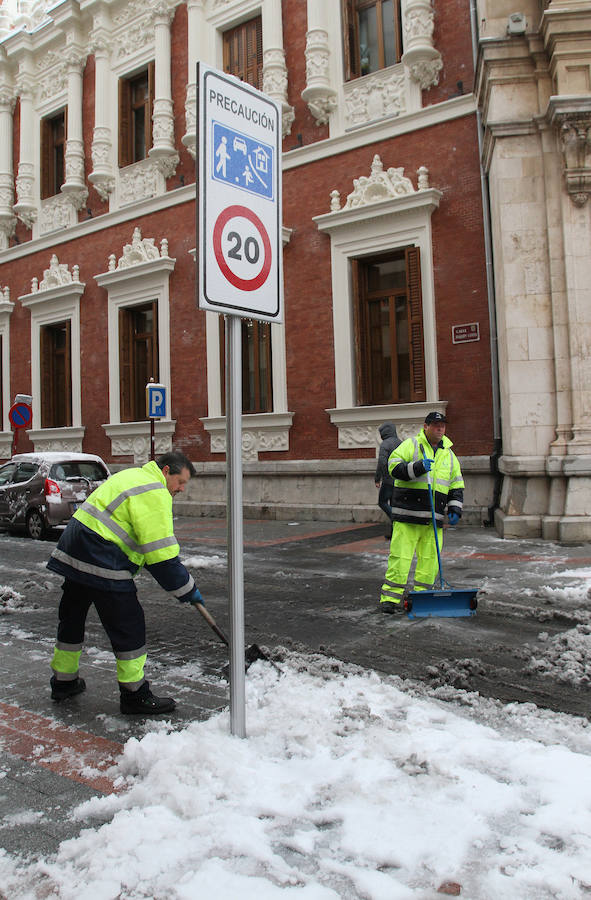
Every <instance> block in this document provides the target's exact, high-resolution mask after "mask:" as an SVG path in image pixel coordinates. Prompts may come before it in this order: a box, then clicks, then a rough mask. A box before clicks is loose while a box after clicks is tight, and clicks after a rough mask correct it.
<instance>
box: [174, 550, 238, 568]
mask: <svg viewBox="0 0 591 900" xmlns="http://www.w3.org/2000/svg"><path fill="white" fill-rule="evenodd" d="M181 562H182V563H183V565H184V566H186V567H187V569H222V568H223V569H225V568H226V566H227V565H228V558H227V556H226V554H225V553H224V554H223V555H222V556H218V555H215V554H214V555H213V556H186V557H183V558H182V559H181Z"/></svg>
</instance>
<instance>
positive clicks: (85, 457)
mask: <svg viewBox="0 0 591 900" xmlns="http://www.w3.org/2000/svg"><path fill="white" fill-rule="evenodd" d="M28 460H30V461H31V462H49V463H54V462H90V461H92V462H99V463H102V465H103V466H104V467H105V468H106V469H108V468H109V467H108V466H107V464H106V462H105V461H104V459H102V458H101V457H100V456H96V455H95V454H94V453H69V452H68V451H67V450H48V451H47V452H46V453H15V455H14V456H13V457H12V458H11V459H9V460H7V462H27V461H28Z"/></svg>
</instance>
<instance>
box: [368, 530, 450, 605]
mask: <svg viewBox="0 0 591 900" xmlns="http://www.w3.org/2000/svg"><path fill="white" fill-rule="evenodd" d="M437 540H438V541H439V550H440V551H441V549H442V547H443V528H438V529H437ZM415 553H416V555H417V565H416V569H415V577H414V589H415V591H427V590H430V589H431V588H432V587H433V582H434V581H435V578H436V577H437V574H438V572H439V564H438V562H437V549H436V547H435V537H434V535H433V526H432V525H431V524H429V525H411V524H410V523H408V522H394V527H393V528H392V540H391V541H390V555H389V557H388V568H387V569H386V577H385V580H384V583H383V585H382V591H381V596H380V603H384V602H386V601H390V602H391V603H400V602H401V601H402V595H403V594H404V590H405V588H406V585H407V583H408V574H409V572H410V567H411V565H412V561H413V559H414V556H415Z"/></svg>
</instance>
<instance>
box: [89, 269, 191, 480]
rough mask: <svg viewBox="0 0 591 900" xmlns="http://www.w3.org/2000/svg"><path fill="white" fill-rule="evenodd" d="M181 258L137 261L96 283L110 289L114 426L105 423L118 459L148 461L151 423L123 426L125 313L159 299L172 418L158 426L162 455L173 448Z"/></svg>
mask: <svg viewBox="0 0 591 900" xmlns="http://www.w3.org/2000/svg"><path fill="white" fill-rule="evenodd" d="M175 264H176V260H175V259H171V258H170V257H168V256H165V257H161V258H159V259H154V260H150V261H148V262H143V263H137V264H136V265H131V266H128V267H123V268H121V269H114V270H113V271H110V272H104V273H102V274H100V275H95V276H94V277H95V281H96V283H97V284H98V285H99V286H100V287H103V288H105V289H106V291H107V295H108V301H107V304H108V306H107V310H108V311H107V321H108V360H109V422H108V423H107V424H105V425H103V428H104V429H105V432H106V434H107V435H108V437H109V438H110V439H111V452H112V455H113V456H127V455H133V456H134V460H135V461H136V462H139V461H144V462H145V461H146V458H147V451H148V449H149V448H148V444H147V443H146V441H147V437H148V436H149V430H150V424H149V422H146V421H140V422H122V421H121V399H120V372H119V310H120V309H122V308H129V307H133V306H140V305H142V304H144V303H149V302H151V301H153V300H155V301H156V302H157V304H158V366H159V380H160V382H161V383H162V384H164V385H165V387H166V414H165V416H164V417H163V418H162V419H160V420H158V421H157V422H156V423H155V429H154V430H155V433H156V437H157V440H156V452H158V453H163V452H165V451H166V450H169V449H170V448H171V446H172V435H173V434H174V430H175V425H176V422H175V421H173V420H171V418H170V410H171V408H172V386H171V378H170V293H169V279H170V273H171V272H172V271H173V270H174V267H175Z"/></svg>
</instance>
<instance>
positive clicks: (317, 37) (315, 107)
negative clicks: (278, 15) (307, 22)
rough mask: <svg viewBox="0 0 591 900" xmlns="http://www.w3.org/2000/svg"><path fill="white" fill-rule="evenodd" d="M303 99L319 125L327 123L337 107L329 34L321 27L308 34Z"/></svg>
mask: <svg viewBox="0 0 591 900" xmlns="http://www.w3.org/2000/svg"><path fill="white" fill-rule="evenodd" d="M302 99H303V100H305V102H306V103H307V104H308V109H309V110H310V112H311V113H312V115H313V116H314V118H315V119H316V123H317V124H318V125H325V124H326V123H327V122H328V119H329V116H330V114H331V112H333V111H334V110H335V109H336V105H337V100H336V91H335V90H334V89H333V88H331V86H330V80H329V48H328V34H327V32H326V31H324V30H323V29H321V28H316V29H314V30H312V31H309V32H308V33H307V35H306V87H305V88H304V90H303V91H302Z"/></svg>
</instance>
